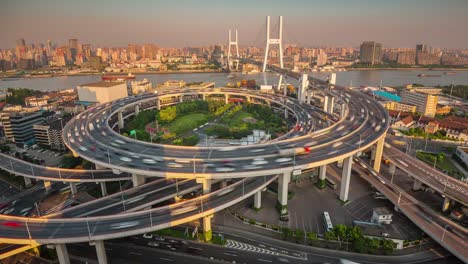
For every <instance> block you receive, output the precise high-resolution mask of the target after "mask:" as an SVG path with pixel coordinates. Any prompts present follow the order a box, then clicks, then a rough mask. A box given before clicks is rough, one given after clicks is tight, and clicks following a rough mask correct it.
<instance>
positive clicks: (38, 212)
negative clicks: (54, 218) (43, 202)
mask: <svg viewBox="0 0 468 264" xmlns="http://www.w3.org/2000/svg"><path fill="white" fill-rule="evenodd" d="M34 206H36V210H37V214H38V215H39V217H40V216H41V210H39V206H38V205H37V202H34Z"/></svg>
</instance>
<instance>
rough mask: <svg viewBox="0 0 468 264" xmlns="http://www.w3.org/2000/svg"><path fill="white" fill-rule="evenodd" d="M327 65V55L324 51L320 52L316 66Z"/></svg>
mask: <svg viewBox="0 0 468 264" xmlns="http://www.w3.org/2000/svg"><path fill="white" fill-rule="evenodd" d="M325 64H327V53H325V51H324V50H320V52H319V54H318V55H317V66H322V65H325Z"/></svg>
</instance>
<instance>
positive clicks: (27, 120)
mask: <svg viewBox="0 0 468 264" xmlns="http://www.w3.org/2000/svg"><path fill="white" fill-rule="evenodd" d="M0 122H1V123H2V125H3V130H4V134H5V137H6V138H7V139H9V140H11V141H13V142H14V143H16V145H18V146H25V145H26V146H29V145H32V144H34V142H35V137H34V129H33V126H34V125H35V124H39V123H42V122H44V113H43V112H42V111H38V112H34V113H10V112H2V113H0Z"/></svg>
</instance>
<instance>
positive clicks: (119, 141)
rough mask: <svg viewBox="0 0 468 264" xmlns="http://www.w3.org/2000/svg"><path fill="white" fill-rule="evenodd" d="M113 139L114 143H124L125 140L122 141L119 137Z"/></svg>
mask: <svg viewBox="0 0 468 264" xmlns="http://www.w3.org/2000/svg"><path fill="white" fill-rule="evenodd" d="M114 141H115V143H118V144H125V142H123V141H122V140H120V139H116V140H114Z"/></svg>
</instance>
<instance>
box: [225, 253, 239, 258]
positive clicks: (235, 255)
mask: <svg viewBox="0 0 468 264" xmlns="http://www.w3.org/2000/svg"><path fill="white" fill-rule="evenodd" d="M223 254H224V255H228V256H233V257H237V254H232V253H226V252H223Z"/></svg>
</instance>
